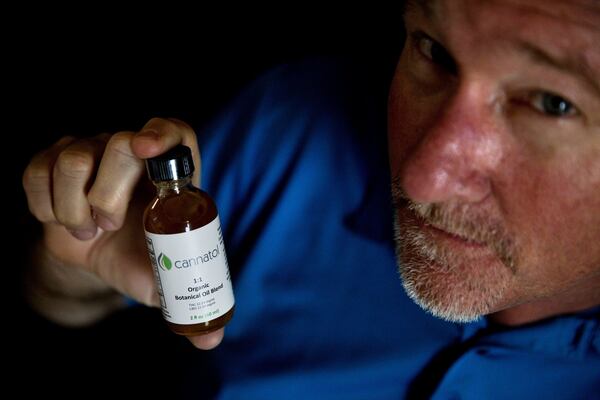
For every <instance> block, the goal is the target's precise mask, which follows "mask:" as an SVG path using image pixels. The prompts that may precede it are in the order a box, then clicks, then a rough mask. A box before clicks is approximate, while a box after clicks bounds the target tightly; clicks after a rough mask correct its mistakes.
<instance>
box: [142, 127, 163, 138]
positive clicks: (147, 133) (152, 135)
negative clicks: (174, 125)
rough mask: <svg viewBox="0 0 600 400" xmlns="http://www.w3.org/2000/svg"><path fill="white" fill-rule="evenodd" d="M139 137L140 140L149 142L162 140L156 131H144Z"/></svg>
mask: <svg viewBox="0 0 600 400" xmlns="http://www.w3.org/2000/svg"><path fill="white" fill-rule="evenodd" d="M137 136H138V138H142V139H148V140H158V139H160V133H158V132H157V131H155V130H154V129H144V130H142V131H141V132H140V133H138V134H137Z"/></svg>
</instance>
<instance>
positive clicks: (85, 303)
mask: <svg viewBox="0 0 600 400" xmlns="http://www.w3.org/2000/svg"><path fill="white" fill-rule="evenodd" d="M180 143H182V144H184V145H186V146H188V147H190V148H191V149H192V154H193V157H194V163H195V165H197V166H198V168H197V169H196V172H195V173H194V177H193V178H194V179H195V182H199V176H200V153H199V151H198V144H197V140H196V134H195V133H194V131H193V130H192V129H191V128H190V127H189V126H188V125H187V124H185V123H183V122H181V121H178V120H171V119H168V120H167V119H158V118H154V119H152V120H150V121H149V122H148V123H147V124H146V125H145V126H144V127H143V128H142V130H141V131H139V132H137V133H136V132H128V131H124V132H118V133H115V134H113V135H108V134H102V135H99V136H96V137H93V138H86V139H75V138H72V137H65V138H62V139H60V140H59V141H58V142H56V143H55V144H54V145H53V146H52V147H50V148H49V149H47V150H45V151H42V152H41V153H39V154H37V155H36V156H34V158H33V159H32V160H31V162H30V163H29V165H28V166H27V168H26V170H25V173H24V174H23V186H24V188H25V192H26V194H27V201H28V205H29V209H30V211H31V213H32V214H33V215H34V216H35V217H36V218H37V219H38V220H39V221H40V222H42V224H43V228H44V229H43V230H44V235H43V240H42V243H41V246H39V249H38V250H37V251H36V254H35V255H34V258H33V259H34V261H35V264H36V265H34V266H32V273H31V274H29V275H30V277H31V278H30V280H29V282H28V284H29V289H28V293H29V295H28V297H29V299H30V301H31V303H32V305H33V306H34V307H35V308H36V309H37V310H38V311H40V312H41V313H42V314H43V315H45V316H46V317H48V318H50V319H52V320H54V321H55V322H59V323H63V324H65V325H82V324H86V323H90V322H94V321H95V320H97V319H98V318H101V317H103V316H104V315H106V314H107V313H109V312H111V311H113V310H114V309H115V308H117V307H119V306H120V304H121V302H120V301H116V300H115V296H114V295H112V296H111V294H114V291H113V290H112V289H116V290H117V291H118V292H120V293H122V294H124V295H127V296H129V297H131V298H133V299H135V300H137V301H139V302H141V303H143V304H146V305H148V306H153V307H157V306H159V302H158V295H157V292H156V286H155V283H154V275H153V272H152V269H151V265H150V262H149V260H148V257H147V254H146V248H145V242H144V235H143V225H142V213H143V210H144V208H145V207H146V205H147V204H148V203H149V201H150V200H151V198H152V196H153V193H154V190H153V188H152V187H151V185H150V183H149V181H147V180H146V179H142V177H143V176H144V171H145V166H144V161H143V159H145V158H150V157H154V156H157V155H159V154H161V153H164V152H165V151H167V150H169V149H170V148H172V147H174V146H175V145H177V144H180ZM61 308H62V309H61ZM222 338H223V329H221V330H219V331H216V332H213V333H210V334H207V335H203V336H197V337H191V338H190V340H191V341H192V343H193V344H194V345H195V346H196V347H198V348H202V349H209V348H213V347H215V346H217V345H218V344H219V343H220V341H221V339H222Z"/></svg>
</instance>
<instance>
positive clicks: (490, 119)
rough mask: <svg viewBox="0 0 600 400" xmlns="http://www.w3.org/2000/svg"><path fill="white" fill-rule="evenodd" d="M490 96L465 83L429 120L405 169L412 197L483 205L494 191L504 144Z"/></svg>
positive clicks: (406, 186) (403, 174) (405, 183)
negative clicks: (493, 182)
mask: <svg viewBox="0 0 600 400" xmlns="http://www.w3.org/2000/svg"><path fill="white" fill-rule="evenodd" d="M488 97H489V96H488V93H486V91H485V90H484V89H482V88H478V87H477V86H475V85H473V86H471V87H468V86H463V87H462V88H458V90H457V91H456V92H455V93H454V95H453V96H452V97H451V98H449V99H448V102H446V105H445V107H443V109H442V110H441V111H440V112H438V113H437V114H435V116H434V117H433V118H432V120H431V121H428V122H429V124H428V127H427V128H426V129H424V130H423V131H422V132H423V133H422V136H421V137H420V139H419V141H418V143H417V144H416V145H415V146H414V147H413V148H412V151H411V152H409V153H408V154H407V157H406V158H405V160H404V163H403V164H404V165H403V168H402V169H401V182H402V186H403V189H404V191H405V192H406V194H407V196H408V197H409V198H411V199H412V200H413V201H416V202H423V203H438V202H445V201H450V200H457V201H460V202H470V203H477V202H480V201H482V200H484V199H485V198H486V197H487V196H488V195H489V194H490V193H491V187H492V185H491V183H492V177H493V174H494V171H495V169H496V167H497V165H498V164H499V162H500V160H501V159H502V153H503V148H502V140H501V136H500V135H499V126H498V124H497V123H496V122H495V120H496V119H495V118H494V117H495V113H496V111H495V109H496V107H495V105H494V102H491V101H486V98H488Z"/></svg>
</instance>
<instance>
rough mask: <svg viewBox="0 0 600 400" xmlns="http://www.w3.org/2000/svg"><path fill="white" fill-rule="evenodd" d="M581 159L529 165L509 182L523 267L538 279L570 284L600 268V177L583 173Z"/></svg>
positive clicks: (510, 206) (509, 203)
mask: <svg viewBox="0 0 600 400" xmlns="http://www.w3.org/2000/svg"><path fill="white" fill-rule="evenodd" d="M576 164H577V165H569V164H568V163H567V164H562V168H556V167H554V168H553V167H551V166H547V165H546V168H537V169H536V168H524V169H523V170H521V171H520V174H519V175H518V176H519V178H518V179H515V180H514V181H513V182H512V183H511V184H510V185H508V186H507V187H508V188H510V192H508V193H509V194H507V195H506V196H505V205H506V208H507V210H506V215H507V216H510V217H509V218H510V219H511V220H512V221H511V225H512V226H514V227H515V228H514V231H515V234H516V235H517V236H518V241H519V243H520V247H521V250H522V252H523V258H524V259H523V271H522V272H523V273H525V274H527V275H529V276H530V277H532V279H535V280H536V281H538V282H540V281H542V279H543V280H544V281H546V282H548V280H554V282H555V284H557V285H560V284H561V282H562V283H565V284H566V283H567V282H572V281H574V280H576V279H578V278H579V277H581V276H585V275H589V273H590V272H593V271H594V270H597V271H598V270H600V177H595V176H589V175H587V176H583V175H582V174H581V171H585V170H586V169H585V167H584V166H583V165H581V164H580V163H576ZM554 165H558V164H554ZM550 171H553V172H552V173H551V172H550ZM571 171H575V172H571ZM508 198H512V199H513V200H512V201H509V200H507V199H508ZM511 209H512V210H511ZM582 249H585V251H582Z"/></svg>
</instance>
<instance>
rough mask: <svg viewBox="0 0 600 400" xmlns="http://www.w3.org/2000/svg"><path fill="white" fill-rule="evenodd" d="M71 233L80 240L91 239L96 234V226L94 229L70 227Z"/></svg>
mask: <svg viewBox="0 0 600 400" xmlns="http://www.w3.org/2000/svg"><path fill="white" fill-rule="evenodd" d="M69 232H70V233H71V235H73V236H75V237H76V238H77V239H79V240H90V239H92V238H93V237H94V236H96V228H94V229H69Z"/></svg>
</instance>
